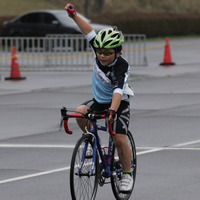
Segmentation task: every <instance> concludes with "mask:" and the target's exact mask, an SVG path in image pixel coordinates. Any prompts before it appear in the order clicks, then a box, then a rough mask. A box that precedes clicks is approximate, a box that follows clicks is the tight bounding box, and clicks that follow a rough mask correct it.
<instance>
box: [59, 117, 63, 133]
mask: <svg viewBox="0 0 200 200" xmlns="http://www.w3.org/2000/svg"><path fill="white" fill-rule="evenodd" d="M63 121H64V117H61V120H60V126H59V131H61V130H62V126H63Z"/></svg>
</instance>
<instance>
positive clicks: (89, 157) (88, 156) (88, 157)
mask: <svg viewBox="0 0 200 200" xmlns="http://www.w3.org/2000/svg"><path fill="white" fill-rule="evenodd" d="M92 157H93V155H86V156H85V158H86V159H91V158H92Z"/></svg>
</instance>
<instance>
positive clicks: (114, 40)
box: [94, 28, 124, 49]
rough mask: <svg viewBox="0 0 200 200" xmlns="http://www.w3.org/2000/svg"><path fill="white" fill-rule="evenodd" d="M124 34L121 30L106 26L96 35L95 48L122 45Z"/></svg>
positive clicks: (109, 47) (110, 47)
mask: <svg viewBox="0 0 200 200" xmlns="http://www.w3.org/2000/svg"><path fill="white" fill-rule="evenodd" d="M123 42H124V36H123V34H122V32H121V31H117V30H116V29H114V28H106V29H103V30H101V31H99V33H98V34H97V35H96V37H95V39H94V47H95V48H105V49H112V48H116V47H119V46H121V45H122V43H123Z"/></svg>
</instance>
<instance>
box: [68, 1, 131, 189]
mask: <svg viewBox="0 0 200 200" xmlns="http://www.w3.org/2000/svg"><path fill="white" fill-rule="evenodd" d="M65 9H66V11H67V12H68V15H69V16H70V17H71V18H72V19H73V20H74V21H75V23H76V24H77V25H78V27H79V28H80V29H81V31H82V33H83V34H84V36H85V37H86V39H87V40H88V42H89V43H90V45H91V47H92V49H93V52H94V62H93V75H92V90H93V99H92V100H89V101H87V102H84V103H83V104H82V105H80V106H78V107H77V109H76V111H77V112H81V113H87V110H88V109H89V108H90V109H93V110H97V111H101V110H102V111H103V110H105V109H109V120H110V121H111V122H113V131H114V132H116V133H117V134H116V135H115V136H114V137H113V140H114V143H115V146H116V147H117V150H118V154H119V159H120V162H121V163H122V167H123V176H122V179H121V183H120V186H119V191H120V192H129V191H130V190H131V188H132V186H133V181H134V180H133V178H132V176H131V156H132V152H131V150H130V148H129V145H128V142H127V135H126V134H127V131H128V125H129V118H130V107H129V100H130V97H131V96H133V91H132V90H131V89H130V87H129V86H128V83H127V80H128V75H129V68H130V66H129V64H128V63H127V61H126V60H125V59H124V58H123V57H122V53H121V50H122V44H123V42H124V37H123V35H122V33H121V32H120V31H118V30H115V29H113V28H107V29H103V30H101V31H100V32H99V33H98V34H96V33H95V31H94V29H93V28H92V27H91V25H90V24H88V23H87V22H86V21H84V19H83V18H81V17H80V16H79V15H77V14H76V10H75V7H74V5H73V4H71V3H68V4H67V5H66V7H65ZM77 123H78V125H79V126H80V128H81V129H82V130H83V131H85V130H84V127H85V125H86V123H87V121H86V119H77Z"/></svg>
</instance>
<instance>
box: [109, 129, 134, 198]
mask: <svg viewBox="0 0 200 200" xmlns="http://www.w3.org/2000/svg"><path fill="white" fill-rule="evenodd" d="M127 138H128V144H129V146H130V149H131V151H132V160H131V169H132V177H133V180H134V183H135V178H136V167H137V158H136V147H135V142H134V139H133V136H132V134H131V132H130V131H128V134H127ZM113 155H114V158H113V162H112V168H111V169H112V171H113V172H114V174H113V175H112V176H111V186H112V190H113V194H114V196H115V198H116V199H117V200H128V199H129V198H130V196H131V194H132V191H133V188H134V183H133V186H132V189H131V191H130V192H129V193H120V192H119V189H118V186H119V184H120V180H121V176H122V171H123V170H122V165H121V163H120V161H119V157H118V153H117V149H116V148H115V146H114V147H113Z"/></svg>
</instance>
